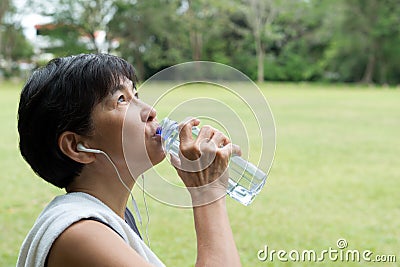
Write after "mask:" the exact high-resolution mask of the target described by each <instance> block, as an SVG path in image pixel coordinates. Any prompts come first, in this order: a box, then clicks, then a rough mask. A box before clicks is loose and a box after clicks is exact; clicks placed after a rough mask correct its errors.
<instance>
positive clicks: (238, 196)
mask: <svg viewBox="0 0 400 267" xmlns="http://www.w3.org/2000/svg"><path fill="white" fill-rule="evenodd" d="M157 134H159V135H161V138H162V140H163V144H164V148H165V151H166V152H167V153H170V154H172V155H174V156H178V152H179V128H178V123H177V122H176V121H173V120H170V119H168V118H165V119H163V120H162V121H161V123H160V127H159V128H158V129H157ZM192 134H193V136H194V137H197V136H198V134H199V128H198V127H193V129H192ZM266 179H267V175H266V174H265V173H264V172H263V171H262V170H260V169H259V168H258V167H257V166H255V165H254V164H252V163H250V162H248V161H246V160H245V159H243V158H242V157H240V156H232V157H231V159H230V161H229V184H228V188H227V194H228V195H229V196H230V197H232V198H233V199H235V200H237V201H239V202H240V203H242V204H243V205H245V206H247V205H249V204H250V203H251V202H252V201H253V200H254V198H255V197H256V195H257V194H258V193H259V192H260V191H261V189H262V188H263V186H264V184H265V181H266Z"/></svg>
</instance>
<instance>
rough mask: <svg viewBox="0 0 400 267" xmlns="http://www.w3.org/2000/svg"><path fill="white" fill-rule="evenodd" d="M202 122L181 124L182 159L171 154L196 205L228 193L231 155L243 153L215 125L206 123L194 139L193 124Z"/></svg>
mask: <svg viewBox="0 0 400 267" xmlns="http://www.w3.org/2000/svg"><path fill="white" fill-rule="evenodd" d="M199 123H200V121H199V120H197V119H190V120H189V121H186V122H184V123H181V124H180V125H179V130H180V133H179V138H180V153H179V159H178V158H176V157H172V158H171V160H172V163H173V165H174V166H175V168H176V170H177V172H178V175H179V176H180V177H181V179H182V181H183V182H184V184H185V185H186V187H187V188H188V190H189V192H190V194H191V197H192V202H193V206H201V205H205V204H208V203H211V202H213V201H215V200H217V199H219V198H221V197H223V196H225V194H226V188H227V186H228V179H229V174H228V162H229V158H230V157H231V155H232V154H235V155H240V154H241V151H240V148H239V147H238V146H237V145H234V144H232V143H231V142H230V140H229V139H228V138H227V137H226V136H225V135H224V134H223V133H222V132H220V131H218V130H216V129H214V128H212V127H211V126H204V127H202V128H201V129H200V132H199V135H198V137H197V139H193V135H192V127H193V126H197V125H199Z"/></svg>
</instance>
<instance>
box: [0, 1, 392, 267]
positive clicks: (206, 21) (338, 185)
mask: <svg viewBox="0 0 400 267" xmlns="http://www.w3.org/2000/svg"><path fill="white" fill-rule="evenodd" d="M399 25H400V2H399V0H351V1H349V0H218V1H216V0H196V1H195V0H52V1H48V0H0V111H1V112H0V127H1V128H0V129H1V131H0V140H1V142H0V266H15V262H16V260H17V255H18V251H19V248H20V246H21V243H22V241H23V240H24V238H25V236H26V234H27V232H28V231H29V229H30V228H31V227H32V225H33V223H34V222H35V220H36V218H37V216H38V215H39V214H40V212H41V211H42V210H43V208H44V207H45V206H46V205H47V203H48V202H49V201H51V200H52V199H53V198H54V196H55V195H59V194H64V191H63V190H60V189H57V188H55V187H53V186H51V185H49V184H48V183H46V182H44V181H43V180H42V179H39V178H38V177H36V176H35V174H34V173H33V172H32V170H31V169H30V167H29V166H28V165H27V164H26V163H25V162H24V160H23V159H22V157H21V156H20V153H19V149H18V132H17V126H16V125H17V115H16V114H17V109H18V102H19V93H20V91H21V88H22V87H23V83H24V82H25V80H26V78H27V77H28V75H29V74H30V73H31V72H32V71H33V70H34V69H36V68H38V67H40V66H43V65H44V64H46V63H47V61H48V60H50V59H52V58H54V57H58V56H67V55H71V54H77V53H88V52H91V53H98V52H101V53H112V54H115V55H119V56H121V57H123V58H125V59H127V60H128V61H129V62H130V63H132V64H133V66H134V67H135V68H136V70H137V73H138V76H139V79H140V81H145V80H146V79H147V78H149V77H151V76H152V75H153V74H155V73H157V72H158V71H160V70H162V69H164V68H166V67H169V66H172V65H175V64H177V63H182V62H186V61H193V60H209V61H215V62H219V63H224V64H227V65H230V66H232V67H234V68H236V69H238V70H240V71H242V72H243V73H245V74H246V75H248V76H249V77H250V78H251V79H252V80H254V81H256V83H257V85H258V87H259V88H260V90H261V92H262V94H263V95H264V96H265V98H266V99H267V100H268V103H269V105H270V107H271V110H272V113H273V115H274V118H275V124H276V137H277V149H276V153H275V158H274V163H273V166H272V169H271V171H270V173H269V176H268V180H267V183H266V186H265V187H264V189H263V190H262V191H261V193H260V194H259V195H258V196H257V197H256V199H255V201H254V202H253V203H252V204H251V206H249V207H244V206H242V205H241V204H239V203H237V202H236V201H234V200H232V199H230V198H228V199H227V205H228V212H229V215H230V219H231V225H232V229H233V232H234V237H235V240H236V243H237V247H238V250H239V253H240V256H241V260H242V263H243V266H250V267H253V266H285V267H288V266H315V265H316V266H318V267H321V266H329V267H330V266H345V267H349V266H366V265H367V264H368V266H385V267H386V266H399V262H400V254H399V252H400V219H399V218H400V195H399V188H400V171H399V166H400V157H399V155H400V138H399V136H400V90H399V89H400V88H399V84H400V27H399ZM144 91H145V92H143V94H142V93H141V98H142V99H144V100H145V101H146V98H154V99H157V98H158V97H159V95H160V92H164V91H165V87H163V85H160V87H159V88H155V89H151V90H144ZM203 93H204V92H203ZM213 93H215V94H217V93H218V92H216V91H213ZM198 96H199V91H198V90H197V91H196V90H194V91H192V92H188V93H185V94H181V95H179V97H177V98H179V99H180V98H185V99H195V98H196V97H198ZM220 97H221V98H223V97H224V96H223V95H220ZM171 98H172V97H171ZM226 101H228V99H226ZM175 105H176V102H174V101H171V102H168V103H165V104H163V105H161V106H160V107H157V111H158V112H159V113H158V114H159V115H160V116H162V114H168V112H170V110H171V108H174V107H175ZM259 105H265V103H264V101H259ZM191 108H193V110H196V109H197V110H204V108H205V107H204V105H198V106H196V107H195V106H193V107H192V106H191ZM206 108H207V107H206ZM252 108H253V109H257V110H258V108H260V107H259V106H254V107H252ZM188 115H193V114H188ZM159 119H161V118H159ZM235 127H236V125H233V128H234V129H233V130H235ZM254 135H255V134H254V133H250V134H249V138H250V140H249V141H250V142H251V141H252V136H254ZM251 153H254V151H251ZM256 156H257V155H256ZM148 178H151V175H147V173H146V179H148ZM133 191H134V194H135V198H136V200H137V202H138V204H139V209H140V211H141V214H142V217H143V218H144V221H146V219H147V216H146V209H145V208H144V202H145V198H144V197H145V194H143V193H142V192H141V190H140V188H139V187H137V186H135V188H134V190H133ZM146 199H147V205H148V208H149V211H150V212H149V218H150V224H149V228H148V229H149V236H150V240H151V248H152V249H153V250H154V251H155V252H156V254H157V255H158V256H159V257H160V258H161V259H162V260H163V261H164V262H165V263H166V265H167V266H193V265H194V262H195V258H196V237H195V233H194V225H193V217H192V212H191V210H190V209H178V208H173V207H169V206H167V205H164V204H162V203H160V202H158V201H156V200H154V199H153V198H152V197H151V196H148V195H146ZM141 231H142V233H144V231H145V224H144V226H143V227H142V228H141ZM339 239H345V240H346V242H347V244H348V247H347V248H348V249H350V250H355V249H357V250H359V251H361V252H362V251H364V250H370V251H372V252H373V255H372V256H371V258H372V260H373V261H374V262H368V263H367V262H365V261H363V260H361V261H360V260H359V261H356V260H350V261H345V260H342V261H340V260H336V261H332V260H329V259H327V258H326V259H325V261H323V262H318V263H317V262H315V261H310V260H308V261H293V260H290V261H287V262H282V261H278V260H277V259H276V258H275V260H271V258H269V259H267V260H266V261H261V260H259V259H258V257H257V252H258V251H260V250H263V249H265V246H268V248H269V250H276V251H278V250H281V249H283V250H286V251H287V252H289V251H291V250H295V249H296V250H298V251H300V252H301V251H302V250H307V249H314V250H315V251H317V253H318V252H321V251H323V250H325V249H328V248H333V249H338V246H337V240H339ZM347 248H346V249H347ZM341 251H345V250H341ZM263 256H265V255H263ZM376 256H378V257H379V256H386V257H385V259H386V260H385V262H382V257H380V258H378V257H376ZM379 259H380V260H379ZM378 260H379V262H378Z"/></svg>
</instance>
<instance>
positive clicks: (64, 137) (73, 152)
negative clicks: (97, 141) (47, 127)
mask: <svg viewBox="0 0 400 267" xmlns="http://www.w3.org/2000/svg"><path fill="white" fill-rule="evenodd" d="M79 143H83V140H82V137H81V136H80V135H79V134H76V133H74V132H70V131H65V132H63V133H62V134H61V135H60V137H59V138H58V147H59V148H60V150H61V151H62V152H63V153H64V154H65V155H66V156H67V157H69V158H70V159H72V160H75V161H77V162H80V163H83V164H88V163H92V162H93V161H94V160H95V159H96V155H95V154H94V153H89V152H82V151H78V149H77V146H78V144H79ZM83 144H84V143H83Z"/></svg>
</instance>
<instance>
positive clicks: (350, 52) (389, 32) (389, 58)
mask: <svg viewBox="0 0 400 267" xmlns="http://www.w3.org/2000/svg"><path fill="white" fill-rule="evenodd" d="M341 5H342V6H343V11H342V14H343V19H342V22H341V23H340V24H339V25H338V26H339V27H338V29H337V33H336V35H335V36H334V40H335V42H333V43H332V45H331V48H330V52H329V53H330V55H331V58H332V59H331V62H330V65H331V66H333V67H334V68H335V69H336V71H338V72H339V73H340V75H341V76H343V80H344V81H360V82H363V83H373V82H378V83H387V82H390V83H394V82H396V80H397V82H399V79H389V78H390V77H393V75H392V74H391V73H393V72H397V69H398V68H397V67H393V66H394V65H395V64H396V63H394V61H396V60H398V57H397V56H396V52H397V53H398V49H396V47H399V46H400V43H399V38H398V35H399V34H400V29H399V27H398V25H399V24H400V5H399V3H398V1H397V0H369V1H363V0H354V1H343V2H342V4H341ZM397 64H398V61H397Z"/></svg>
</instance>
